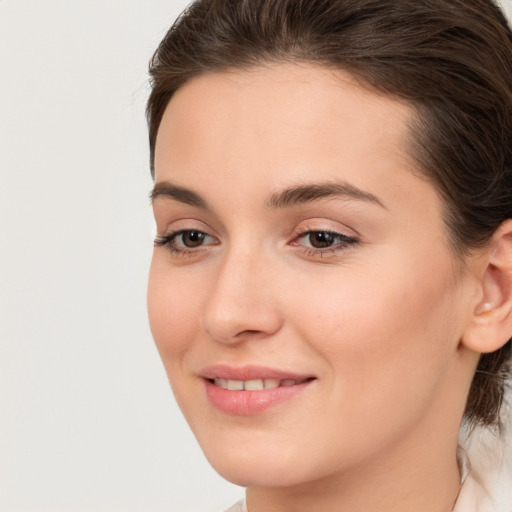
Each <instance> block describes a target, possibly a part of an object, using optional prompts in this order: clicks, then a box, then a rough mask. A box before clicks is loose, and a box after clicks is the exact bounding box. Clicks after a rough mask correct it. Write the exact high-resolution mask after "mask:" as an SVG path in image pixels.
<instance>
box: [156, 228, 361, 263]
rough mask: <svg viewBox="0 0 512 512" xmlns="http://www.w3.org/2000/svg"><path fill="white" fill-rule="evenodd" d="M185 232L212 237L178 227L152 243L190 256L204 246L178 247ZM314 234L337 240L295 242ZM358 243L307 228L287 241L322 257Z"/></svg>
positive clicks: (335, 234)
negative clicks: (307, 243)
mask: <svg viewBox="0 0 512 512" xmlns="http://www.w3.org/2000/svg"><path fill="white" fill-rule="evenodd" d="M187 233H189V234H190V233H196V234H199V235H200V236H201V237H203V238H212V239H213V237H212V236H211V235H209V234H208V233H206V232H204V231H201V230H199V229H180V230H177V231H174V232H172V233H169V234H167V235H163V236H157V237H156V238H155V241H154V243H155V245H156V246H163V247H166V248H167V249H168V250H169V251H170V252H171V254H173V255H174V256H181V257H186V256H191V255H193V254H197V253H198V252H199V251H201V249H203V248H204V247H205V245H204V244H200V245H198V246H197V247H196V248H187V247H186V246H185V245H183V246H182V247H180V246H178V245H177V243H176V239H177V238H178V237H180V236H183V235H185V234H187ZM315 234H316V235H319V234H321V235H327V236H330V237H332V238H333V239H334V240H335V241H337V242H336V243H334V244H333V245H329V246H327V247H324V248H315V247H305V246H303V245H300V244H299V243H298V242H297V240H300V239H305V238H306V237H308V236H311V235H315ZM358 243H359V240H357V239H356V238H354V237H350V236H347V235H344V234H342V233H338V232H336V231H329V230H321V229H310V228H307V229H305V230H301V231H297V232H296V233H295V235H294V239H293V240H292V242H289V245H292V246H295V247H300V248H301V250H302V252H303V253H304V254H305V255H306V256H309V257H320V258H322V257H324V255H329V254H336V253H338V252H341V251H344V250H346V249H348V248H350V247H352V246H354V245H356V244H358ZM207 245H217V243H214V244H207Z"/></svg>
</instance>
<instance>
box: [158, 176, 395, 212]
mask: <svg viewBox="0 0 512 512" xmlns="http://www.w3.org/2000/svg"><path fill="white" fill-rule="evenodd" d="M149 196H150V199H151V202H152V203H153V202H154V201H155V199H157V198H160V197H167V198H169V199H173V200H175V201H178V202H180V203H183V204H187V205H189V206H194V207H196V208H201V209H202V210H209V206H208V203H207V202H206V201H205V199H203V198H202V197H201V196H200V195H199V194H198V193H196V192H194V191H193V190H190V189H188V188H185V187H180V186H178V185H174V184H172V183H170V182H168V181H161V182H158V183H156V184H155V186H154V187H153V190H152V191H151V192H150V194H149ZM333 197H345V198H349V199H357V200H360V201H367V202H369V203H373V204H376V205H378V206H380V207H382V208H384V209H385V210H387V208H386V206H385V205H384V203H383V202H382V201H381V200H380V199H379V198H378V197H377V196H376V195H374V194H372V193H370V192H367V191H365V190H362V189H360V188H358V187H356V186H355V185H352V184H351V183H347V182H335V183H332V182H327V183H313V184H307V185H299V186H296V187H290V188H287V189H285V190H283V191H282V192H278V193H275V194H272V195H271V196H270V198H269V199H268V200H267V203H266V204H267V206H268V207H269V208H271V209H281V208H290V207H292V206H299V205H301V204H306V203H311V202H314V201H318V200H320V199H328V198H333Z"/></svg>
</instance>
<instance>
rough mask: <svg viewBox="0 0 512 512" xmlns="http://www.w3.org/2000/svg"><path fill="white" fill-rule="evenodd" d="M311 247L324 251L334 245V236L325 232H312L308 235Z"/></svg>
mask: <svg viewBox="0 0 512 512" xmlns="http://www.w3.org/2000/svg"><path fill="white" fill-rule="evenodd" d="M308 238H309V243H310V245H311V247H314V248H315V249H325V248H326V247H330V246H331V245H333V244H334V243H335V241H336V240H335V235H334V234H333V233H329V232H327V231H312V232H311V233H309V235H308Z"/></svg>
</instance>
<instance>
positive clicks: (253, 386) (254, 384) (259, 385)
mask: <svg viewBox="0 0 512 512" xmlns="http://www.w3.org/2000/svg"><path fill="white" fill-rule="evenodd" d="M244 389H246V390H247V391H260V390H261V389H263V381H262V380H261V379H256V380H246V381H245V382H244Z"/></svg>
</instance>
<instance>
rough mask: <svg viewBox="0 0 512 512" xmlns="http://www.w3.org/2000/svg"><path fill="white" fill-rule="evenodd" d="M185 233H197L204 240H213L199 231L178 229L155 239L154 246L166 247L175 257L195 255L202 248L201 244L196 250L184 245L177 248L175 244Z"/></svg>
mask: <svg viewBox="0 0 512 512" xmlns="http://www.w3.org/2000/svg"><path fill="white" fill-rule="evenodd" d="M186 233H189V234H190V233H197V234H199V235H201V236H203V237H205V238H206V237H209V238H213V237H212V236H210V235H209V234H208V233H206V232H204V231H201V230H199V229H179V230H177V231H174V232H172V233H169V234H167V235H163V236H157V237H156V238H155V245H156V246H159V247H162V246H163V247H166V248H167V249H168V250H169V251H170V252H171V254H173V255H175V256H188V255H192V254H196V253H197V252H198V251H199V250H201V249H202V248H203V247H204V245H203V244H201V245H198V246H197V248H195V249H194V248H187V247H186V246H185V245H183V246H182V247H179V246H178V245H177V244H176V239H177V238H178V237H180V236H182V235H185V234H186ZM209 245H217V244H209Z"/></svg>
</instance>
